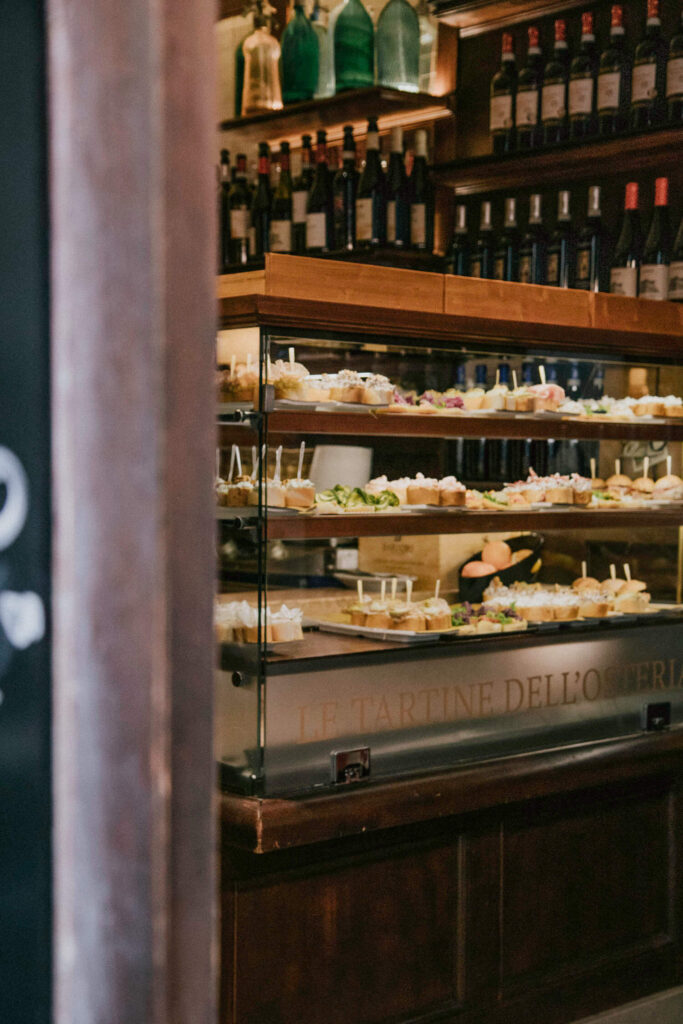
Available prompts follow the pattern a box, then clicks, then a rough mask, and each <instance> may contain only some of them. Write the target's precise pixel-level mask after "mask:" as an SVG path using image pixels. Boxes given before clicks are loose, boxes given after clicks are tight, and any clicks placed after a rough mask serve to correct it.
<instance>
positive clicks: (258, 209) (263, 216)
mask: <svg viewBox="0 0 683 1024" xmlns="http://www.w3.org/2000/svg"><path fill="white" fill-rule="evenodd" d="M270 207H271V194H270V150H269V148H268V143H267V142H259V147H258V183H257V185H256V191H255V192H254V198H253V200H252V204H251V221H252V224H253V225H254V242H255V246H256V250H255V252H254V255H255V256H256V257H259V256H263V255H264V254H265V253H267V252H268V251H269V249H270Z"/></svg>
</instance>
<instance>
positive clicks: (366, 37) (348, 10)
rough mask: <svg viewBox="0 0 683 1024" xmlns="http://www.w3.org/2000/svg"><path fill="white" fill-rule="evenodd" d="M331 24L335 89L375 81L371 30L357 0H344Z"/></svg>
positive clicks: (368, 21)
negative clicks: (332, 28)
mask: <svg viewBox="0 0 683 1024" xmlns="http://www.w3.org/2000/svg"><path fill="white" fill-rule="evenodd" d="M334 13H335V14H336V22H335V26H334V77H335V88H336V91H337V92H343V91H344V89H364V88H367V87H368V86H371V85H374V84H375V30H374V28H373V24H372V18H371V17H370V15H369V14H368V12H367V11H366V10H365V8H364V7H363V4H362V3H361V0H344V3H343V4H342V5H341V7H340V9H339V11H335V12H334Z"/></svg>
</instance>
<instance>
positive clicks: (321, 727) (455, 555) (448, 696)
mask: <svg viewBox="0 0 683 1024" xmlns="http://www.w3.org/2000/svg"><path fill="white" fill-rule="evenodd" d="M361 271H362V274H361V276H357V277H355V278H354V274H356V273H357V272H358V274H360V273H361ZM359 281H362V282H363V291H362V292H361V290H360V289H359V288H358V282H359ZM311 282H312V283H311ZM307 289H311V293H310V294H307ZM313 289H315V290H314V291H313ZM361 295H363V296H364V297H363V298H361V297H360V296H361ZM624 303H626V305H624ZM642 305H643V304H642V303H641V302H640V301H639V300H623V299H618V298H617V299H615V298H612V297H607V296H594V295H586V294H583V293H569V294H568V293H564V294H560V293H558V292H556V291H555V290H551V289H547V288H533V287H528V286H524V285H509V284H505V285H501V284H500V283H498V282H490V281H473V280H466V281H465V280H464V279H463V280H459V279H457V278H450V279H447V280H445V279H444V278H441V277H440V275H431V274H412V273H410V272H407V271H393V270H388V269H382V270H380V268H372V267H363V268H355V269H354V268H353V266H352V265H349V264H344V265H341V264H339V265H335V264H332V263H326V264H325V270H322V269H321V264H320V263H315V262H314V261H309V260H301V259H297V258H294V257H269V258H268V260H267V263H266V269H265V271H264V272H263V274H262V276H259V275H258V274H250V275H249V274H248V275H244V278H243V280H242V281H240V279H239V278H238V277H232V278H231V280H230V285H229V294H226V295H225V296H224V297H223V298H222V299H221V329H220V331H219V335H218V370H217V388H218V420H219V425H218V447H217V465H216V478H217V479H216V516H217V554H218V594H217V598H216V638H217V671H216V692H217V729H216V756H217V760H218V762H219V765H220V773H221V780H222V785H223V786H224V787H225V788H226V789H231V790H236V791H239V792H244V793H250V794H260V795H265V796H270V795H292V794H304V793H311V792H316V791H320V790H321V789H324V790H329V789H331V788H334V787H343V786H345V785H347V784H348V783H350V782H354V783H355V782H359V781H361V782H362V781H363V780H376V779H388V778H394V777H397V776H399V775H401V774H406V773H413V772H424V771H434V770H440V769H444V768H447V767H452V766H457V765H460V764H463V763H465V762H472V761H475V760H481V759H485V758H500V757H509V756H514V755H516V754H520V753H523V752H528V751H532V750H539V749H547V748H550V747H557V746H568V745H581V744H595V743H597V742H601V741H604V740H608V739H612V738H615V737H618V736H628V735H635V734H638V733H639V732H640V731H641V730H646V729H656V728H665V727H666V726H667V724H668V723H670V722H673V723H676V722H677V721H680V720H681V715H682V714H683V665H682V658H683V606H681V604H680V601H681V546H680V527H681V525H682V524H683V480H682V479H681V476H683V471H682V469H681V441H683V402H682V401H681V396H683V370H682V369H681V367H680V365H679V362H680V348H681V341H682V336H681V326H680V325H681V317H680V310H679V309H677V308H676V307H673V306H671V307H670V308H669V309H668V310H662V311H659V312H658V314H657V317H653V316H652V315H651V314H650V312H649V311H648V314H647V317H646V316H645V314H643V316H642V320H641V318H640V317H639V310H640V309H641V306H642ZM625 312H626V313H628V314H629V315H628V316H625V315H624V313H625ZM612 323H614V324H615V325H616V324H617V323H618V324H619V325H620V326H619V329H618V330H617V329H616V327H612V326H611V325H612ZM624 325H626V326H624Z"/></svg>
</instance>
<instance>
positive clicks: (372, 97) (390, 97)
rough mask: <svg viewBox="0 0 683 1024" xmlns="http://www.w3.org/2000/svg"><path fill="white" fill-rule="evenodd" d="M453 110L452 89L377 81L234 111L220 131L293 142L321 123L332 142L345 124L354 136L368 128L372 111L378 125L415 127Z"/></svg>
mask: <svg viewBox="0 0 683 1024" xmlns="http://www.w3.org/2000/svg"><path fill="white" fill-rule="evenodd" d="M452 111H453V93H448V94H447V95H445V96H430V95H429V94H427V93H423V92H402V91H401V90H399V89H388V88H386V87H385V86H381V85H375V86H371V87H370V88H368V89H351V90H349V91H348V92H341V93H338V94H337V95H336V96H330V97H329V98H328V99H324V100H307V101H305V102H304V103H292V104H290V105H288V106H286V107H283V109H282V110H277V111H273V112H272V113H268V114H253V115H252V116H251V117H235V118H232V119H231V120H230V121H223V122H222V124H221V125H220V130H221V131H222V132H230V133H231V134H233V135H234V136H235V138H236V139H239V140H240V142H241V143H243V144H248V143H251V144H254V143H257V142H268V143H270V145H271V146H272V145H275V144H278V143H280V142H289V144H290V145H291V146H292V147H298V146H299V145H300V144H301V134H302V132H309V133H310V132H312V131H314V130H315V129H317V128H325V129H326V130H327V141H328V143H330V144H332V145H335V144H337V143H339V142H341V141H342V139H343V136H344V131H343V128H344V125H346V124H350V125H353V131H354V135H355V136H356V138H362V137H363V136H364V135H365V134H366V129H367V122H368V117H373V116H374V117H377V118H379V121H380V125H379V127H380V130H381V131H385V130H389V129H390V128H393V127H394V126H395V125H403V126H404V127H412V126H416V125H421V124H428V123H430V122H432V121H437V120H439V119H440V118H442V117H448V116H449V115H450V114H451V113H452Z"/></svg>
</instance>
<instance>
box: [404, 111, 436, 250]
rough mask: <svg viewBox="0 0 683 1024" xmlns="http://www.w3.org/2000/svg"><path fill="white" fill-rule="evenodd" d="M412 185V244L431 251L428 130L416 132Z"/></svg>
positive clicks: (432, 240)
mask: <svg viewBox="0 0 683 1024" xmlns="http://www.w3.org/2000/svg"><path fill="white" fill-rule="evenodd" d="M409 185H410V244H411V246H412V247H413V249H420V250H421V251H423V252H431V251H432V249H433V248H434V189H433V187H432V182H431V179H430V176H429V168H428V167H427V132H426V130H425V129H424V128H418V130H417V131H416V132H415V161H414V163H413V172H412V174H411V175H410V179H409Z"/></svg>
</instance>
